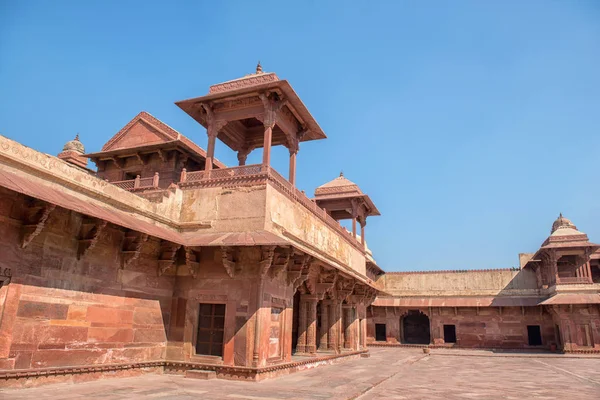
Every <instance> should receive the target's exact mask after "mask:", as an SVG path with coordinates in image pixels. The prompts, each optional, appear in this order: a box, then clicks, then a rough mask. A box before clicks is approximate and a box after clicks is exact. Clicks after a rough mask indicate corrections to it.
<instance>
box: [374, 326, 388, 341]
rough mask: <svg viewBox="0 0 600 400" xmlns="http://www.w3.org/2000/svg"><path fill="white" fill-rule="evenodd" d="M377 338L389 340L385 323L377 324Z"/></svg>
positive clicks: (377, 339)
mask: <svg viewBox="0 0 600 400" xmlns="http://www.w3.org/2000/svg"><path fill="white" fill-rule="evenodd" d="M375 340H376V341H378V342H385V341H387V335H386V333H385V324H375Z"/></svg>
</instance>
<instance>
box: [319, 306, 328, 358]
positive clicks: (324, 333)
mask: <svg viewBox="0 0 600 400" xmlns="http://www.w3.org/2000/svg"><path fill="white" fill-rule="evenodd" d="M330 305H331V302H330V301H327V300H323V301H322V302H321V331H320V338H319V339H320V340H319V350H327V349H328V348H329V342H328V337H329V307H330Z"/></svg>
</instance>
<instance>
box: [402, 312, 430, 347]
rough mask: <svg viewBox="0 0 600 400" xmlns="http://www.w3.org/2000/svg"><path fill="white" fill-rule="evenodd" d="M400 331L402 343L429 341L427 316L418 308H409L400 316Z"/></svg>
mask: <svg viewBox="0 0 600 400" xmlns="http://www.w3.org/2000/svg"><path fill="white" fill-rule="evenodd" d="M402 332H403V333H404V343H407V344H429V343H430V342H431V332H430V331H429V317H428V316H427V315H425V314H423V313H422V312H420V311H418V310H410V311H409V312H408V314H406V315H405V316H404V318H402Z"/></svg>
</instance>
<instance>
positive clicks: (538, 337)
mask: <svg viewBox="0 0 600 400" xmlns="http://www.w3.org/2000/svg"><path fill="white" fill-rule="evenodd" d="M527 337H528V338H529V345H530V346H541V345H542V330H541V328H540V326H539V325H527Z"/></svg>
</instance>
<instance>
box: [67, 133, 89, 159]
mask: <svg viewBox="0 0 600 400" xmlns="http://www.w3.org/2000/svg"><path fill="white" fill-rule="evenodd" d="M63 151H74V152H76V153H80V154H85V147H83V143H81V142H80V141H79V133H78V134H77V136H75V139H73V140H71V141H70V142H67V143H66V144H65V147H63Z"/></svg>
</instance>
